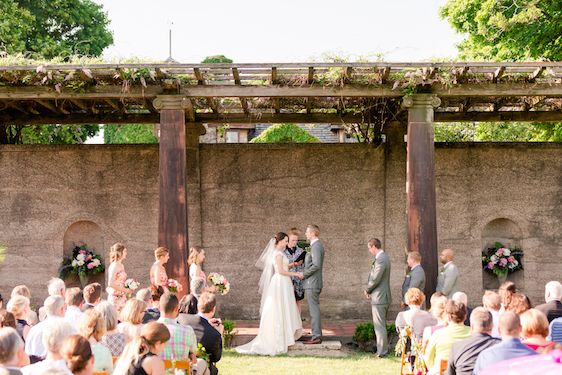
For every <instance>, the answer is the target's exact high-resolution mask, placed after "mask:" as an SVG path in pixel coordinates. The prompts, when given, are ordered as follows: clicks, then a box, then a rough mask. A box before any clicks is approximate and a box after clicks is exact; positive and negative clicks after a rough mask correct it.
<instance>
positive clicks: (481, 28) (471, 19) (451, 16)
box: [440, 0, 562, 61]
mask: <svg viewBox="0 0 562 375" xmlns="http://www.w3.org/2000/svg"><path fill="white" fill-rule="evenodd" d="M561 9H562V8H561V5H560V2H559V1H554V0H449V1H448V2H447V3H446V4H445V5H444V6H443V7H442V8H441V9H440V15H441V17H442V18H444V19H447V21H448V22H449V24H450V25H451V26H452V27H453V28H454V29H455V30H456V31H458V32H459V33H462V34H466V35H467V38H466V39H465V40H463V41H462V42H461V43H460V45H459V52H460V53H459V57H460V58H461V59H463V60H471V59H480V60H496V61H500V60H508V61H514V60H529V59H533V60H534V59H547V60H552V61H560V60H562V10H561Z"/></svg>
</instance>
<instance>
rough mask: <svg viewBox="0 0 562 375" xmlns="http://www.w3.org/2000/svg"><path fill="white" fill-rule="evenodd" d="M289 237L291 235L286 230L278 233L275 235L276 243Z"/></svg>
mask: <svg viewBox="0 0 562 375" xmlns="http://www.w3.org/2000/svg"><path fill="white" fill-rule="evenodd" d="M287 237H289V236H287V233H285V232H279V233H277V234H276V235H275V244H276V245H277V244H278V243H279V242H281V241H283V240H284V239H285V238H287Z"/></svg>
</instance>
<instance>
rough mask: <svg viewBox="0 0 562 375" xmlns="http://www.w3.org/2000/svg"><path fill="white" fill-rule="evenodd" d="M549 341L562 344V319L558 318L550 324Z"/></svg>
mask: <svg viewBox="0 0 562 375" xmlns="http://www.w3.org/2000/svg"><path fill="white" fill-rule="evenodd" d="M547 339H548V340H550V341H554V342H555V343H558V344H562V317H560V318H556V319H554V320H553V321H552V322H550V325H549V327H548V337H547Z"/></svg>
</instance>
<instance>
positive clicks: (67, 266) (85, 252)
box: [59, 244, 105, 279]
mask: <svg viewBox="0 0 562 375" xmlns="http://www.w3.org/2000/svg"><path fill="white" fill-rule="evenodd" d="M104 270H105V267H104V265H103V261H102V259H101V257H100V256H99V255H98V254H94V252H93V251H92V250H90V249H88V246H87V245H86V244H84V245H79V246H74V249H73V250H72V255H71V256H70V257H65V258H64V260H63V262H62V264H61V266H60V268H59V274H60V277H61V278H62V279H64V278H66V277H68V276H69V275H78V276H81V277H84V276H89V275H95V274H98V273H101V272H103V271H104Z"/></svg>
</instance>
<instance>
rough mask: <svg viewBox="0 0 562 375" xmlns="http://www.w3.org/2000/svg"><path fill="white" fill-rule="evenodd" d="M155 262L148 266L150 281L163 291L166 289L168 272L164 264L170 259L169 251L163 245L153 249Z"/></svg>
mask: <svg viewBox="0 0 562 375" xmlns="http://www.w3.org/2000/svg"><path fill="white" fill-rule="evenodd" d="M154 258H155V259H156V262H154V264H153V265H152V267H150V283H151V284H152V285H154V286H155V287H157V288H158V287H159V286H161V287H162V288H163V289H164V291H167V290H168V274H167V273H166V269H165V268H164V265H165V264H166V263H168V260H170V252H169V251H168V249H167V248H165V247H159V248H157V249H156V250H154Z"/></svg>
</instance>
